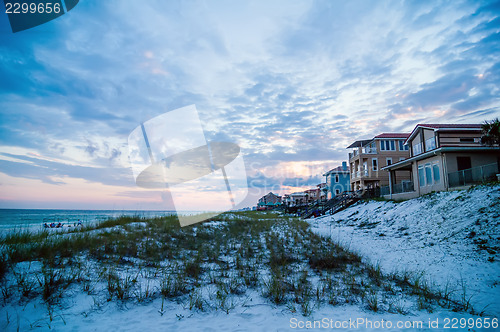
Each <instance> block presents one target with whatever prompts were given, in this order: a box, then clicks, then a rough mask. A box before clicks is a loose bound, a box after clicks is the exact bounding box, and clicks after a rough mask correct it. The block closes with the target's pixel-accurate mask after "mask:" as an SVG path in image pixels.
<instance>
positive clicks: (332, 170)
mask: <svg viewBox="0 0 500 332" xmlns="http://www.w3.org/2000/svg"><path fill="white" fill-rule="evenodd" d="M331 173H347V174H349V166H347V167H346V168H345V169H344V168H343V167H342V166H337V167H335V168H332V169H331V170H329V171H328V172H326V173H325V174H323V176H327V175H328V174H331Z"/></svg>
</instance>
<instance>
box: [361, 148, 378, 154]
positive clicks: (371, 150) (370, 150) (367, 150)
mask: <svg viewBox="0 0 500 332" xmlns="http://www.w3.org/2000/svg"><path fill="white" fill-rule="evenodd" d="M363 153H366V154H377V149H376V148H372V147H366V148H363Z"/></svg>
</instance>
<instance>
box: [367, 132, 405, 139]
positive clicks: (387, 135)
mask: <svg viewBox="0 0 500 332" xmlns="http://www.w3.org/2000/svg"><path fill="white" fill-rule="evenodd" d="M408 136H410V133H383V134H380V135H377V136H375V138H404V139H406V138H408Z"/></svg>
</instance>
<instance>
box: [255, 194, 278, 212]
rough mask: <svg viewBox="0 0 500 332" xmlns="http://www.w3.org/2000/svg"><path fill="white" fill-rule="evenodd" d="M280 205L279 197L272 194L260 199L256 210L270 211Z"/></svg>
mask: <svg viewBox="0 0 500 332" xmlns="http://www.w3.org/2000/svg"><path fill="white" fill-rule="evenodd" d="M279 205H281V196H278V195H275V194H273V193H272V192H270V193H269V194H267V195H265V196H263V197H261V198H260V199H259V202H258V203H257V209H260V210H266V209H272V208H274V207H276V206H279Z"/></svg>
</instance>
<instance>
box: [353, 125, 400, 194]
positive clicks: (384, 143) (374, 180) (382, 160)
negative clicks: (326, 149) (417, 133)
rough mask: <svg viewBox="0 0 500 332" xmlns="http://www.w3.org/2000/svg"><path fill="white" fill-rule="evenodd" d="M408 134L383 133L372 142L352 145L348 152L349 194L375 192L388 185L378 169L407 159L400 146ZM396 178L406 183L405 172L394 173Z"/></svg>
mask: <svg viewBox="0 0 500 332" xmlns="http://www.w3.org/2000/svg"><path fill="white" fill-rule="evenodd" d="M409 135H410V134H407V133H383V134H380V135H378V136H375V137H374V138H372V139H367V140H360V141H356V142H354V143H352V144H351V145H349V146H348V147H347V149H352V152H350V153H349V169H350V172H351V175H350V180H349V182H350V187H351V190H352V191H356V190H361V189H363V190H365V189H377V188H380V187H382V186H387V185H389V174H388V172H386V171H382V167H385V166H388V165H392V164H394V163H397V162H399V161H401V160H404V159H406V158H408V157H409V155H410V152H409V149H408V147H407V146H405V145H404V143H405V141H406V139H407V138H408V136H409ZM398 173H401V174H398V179H400V180H407V181H409V180H410V174H408V172H398Z"/></svg>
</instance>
